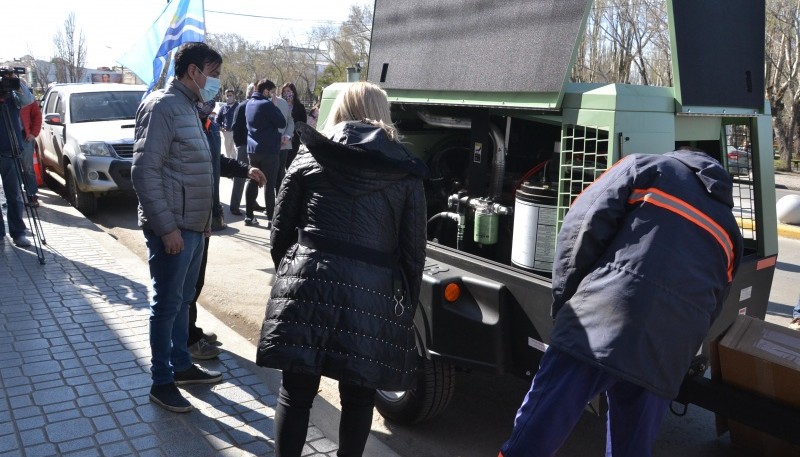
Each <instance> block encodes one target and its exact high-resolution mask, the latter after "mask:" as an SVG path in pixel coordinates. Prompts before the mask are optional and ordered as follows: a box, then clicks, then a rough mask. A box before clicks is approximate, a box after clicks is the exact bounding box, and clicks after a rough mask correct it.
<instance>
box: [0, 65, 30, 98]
mask: <svg viewBox="0 0 800 457" xmlns="http://www.w3.org/2000/svg"><path fill="white" fill-rule="evenodd" d="M9 73H14V74H17V75H24V74H25V67H0V93H3V92H11V91H12V90H19V88H20V87H21V86H20V81H19V78H12V77H10V76H6V75H8V74H9Z"/></svg>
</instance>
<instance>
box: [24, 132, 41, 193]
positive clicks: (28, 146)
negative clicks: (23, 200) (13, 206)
mask: <svg viewBox="0 0 800 457" xmlns="http://www.w3.org/2000/svg"><path fill="white" fill-rule="evenodd" d="M22 167H23V168H24V169H25V182H24V183H23V184H25V192H27V193H28V197H35V196H36V194H37V193H38V192H39V186H38V185H37V184H36V173H34V171H33V141H23V142H22Z"/></svg>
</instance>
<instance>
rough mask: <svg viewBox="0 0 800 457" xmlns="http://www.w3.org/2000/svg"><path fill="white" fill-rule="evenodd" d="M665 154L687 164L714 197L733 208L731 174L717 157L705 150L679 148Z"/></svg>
mask: <svg viewBox="0 0 800 457" xmlns="http://www.w3.org/2000/svg"><path fill="white" fill-rule="evenodd" d="M665 155H666V156H667V157H672V158H673V159H675V160H678V161H679V162H681V163H682V164H684V165H686V166H687V167H688V168H689V169H690V170H692V171H693V172H694V174H695V176H697V179H698V180H699V181H700V182H701V183H702V184H703V187H705V188H706V190H707V191H708V193H709V194H711V195H712V196H713V197H714V199H716V200H719V201H721V202H722V203H725V204H726V205H728V206H729V207H731V208H733V194H732V191H733V182H732V181H731V176H730V174H729V173H728V172H727V171H726V170H725V168H723V167H722V165H721V164H720V163H719V162H718V161H717V160H716V159H714V158H713V157H711V156H709V155H708V154H706V153H704V152H699V151H690V150H678V151H673V152H669V153H667V154H665Z"/></svg>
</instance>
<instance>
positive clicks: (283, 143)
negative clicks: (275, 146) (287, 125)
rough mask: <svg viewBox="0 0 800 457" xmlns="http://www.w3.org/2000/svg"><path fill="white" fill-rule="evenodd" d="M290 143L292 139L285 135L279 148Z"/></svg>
mask: <svg viewBox="0 0 800 457" xmlns="http://www.w3.org/2000/svg"><path fill="white" fill-rule="evenodd" d="M291 142H292V137H290V136H286V135H284V136H282V137H281V146H286V145H287V144H289V143H291Z"/></svg>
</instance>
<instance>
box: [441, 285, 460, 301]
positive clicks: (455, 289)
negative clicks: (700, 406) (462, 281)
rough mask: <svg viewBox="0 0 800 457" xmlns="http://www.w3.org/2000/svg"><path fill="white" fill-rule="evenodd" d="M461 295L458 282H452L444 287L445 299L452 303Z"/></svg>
mask: <svg viewBox="0 0 800 457" xmlns="http://www.w3.org/2000/svg"><path fill="white" fill-rule="evenodd" d="M460 296H461V287H460V286H459V285H458V284H456V283H454V282H451V283H450V284H448V285H447V286H445V288H444V299H445V300H447V301H449V302H450V303H452V302H454V301H456V300H458V297H460Z"/></svg>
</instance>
